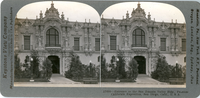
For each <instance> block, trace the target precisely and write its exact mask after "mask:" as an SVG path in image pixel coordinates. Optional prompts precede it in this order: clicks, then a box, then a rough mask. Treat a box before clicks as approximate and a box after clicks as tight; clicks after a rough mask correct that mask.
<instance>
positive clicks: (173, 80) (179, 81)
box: [169, 78, 184, 84]
mask: <svg viewBox="0 0 200 98" xmlns="http://www.w3.org/2000/svg"><path fill="white" fill-rule="evenodd" d="M169 83H170V84H184V80H183V78H169Z"/></svg>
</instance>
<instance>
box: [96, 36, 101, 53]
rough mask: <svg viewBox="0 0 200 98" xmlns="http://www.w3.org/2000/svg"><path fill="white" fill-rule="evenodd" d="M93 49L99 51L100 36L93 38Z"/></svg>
mask: <svg viewBox="0 0 200 98" xmlns="http://www.w3.org/2000/svg"><path fill="white" fill-rule="evenodd" d="M95 51H100V38H95Z"/></svg>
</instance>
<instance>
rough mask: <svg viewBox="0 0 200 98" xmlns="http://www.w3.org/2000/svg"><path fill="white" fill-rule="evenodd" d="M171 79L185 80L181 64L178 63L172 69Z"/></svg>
mask: <svg viewBox="0 0 200 98" xmlns="http://www.w3.org/2000/svg"><path fill="white" fill-rule="evenodd" d="M170 77H171V78H183V77H184V73H183V68H182V67H181V65H180V64H178V63H177V64H176V65H175V66H173V67H172V69H171V74H170Z"/></svg>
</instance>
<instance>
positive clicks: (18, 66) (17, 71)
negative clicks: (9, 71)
mask: <svg viewBox="0 0 200 98" xmlns="http://www.w3.org/2000/svg"><path fill="white" fill-rule="evenodd" d="M14 59H15V70H14V74H15V76H14V77H15V78H21V77H23V76H22V75H23V71H22V70H21V63H20V59H19V57H18V54H15V55H14Z"/></svg>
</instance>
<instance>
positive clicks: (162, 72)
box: [151, 54, 170, 80]
mask: <svg viewBox="0 0 200 98" xmlns="http://www.w3.org/2000/svg"><path fill="white" fill-rule="evenodd" d="M169 76H170V66H169V65H168V63H167V61H166V60H165V56H162V55H159V54H158V60H157V64H156V69H155V71H153V72H152V73H151V77H152V78H154V79H158V80H168V79H169Z"/></svg>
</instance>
